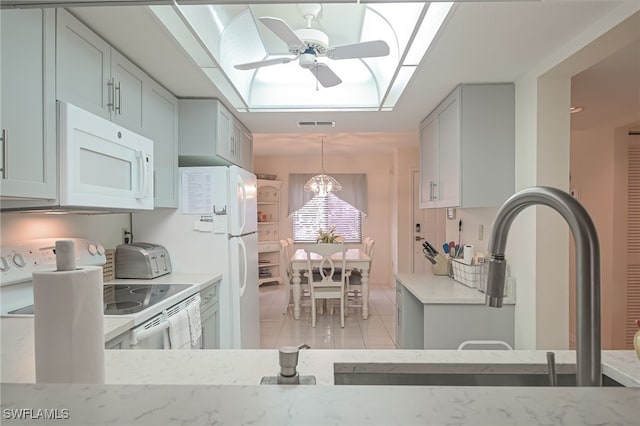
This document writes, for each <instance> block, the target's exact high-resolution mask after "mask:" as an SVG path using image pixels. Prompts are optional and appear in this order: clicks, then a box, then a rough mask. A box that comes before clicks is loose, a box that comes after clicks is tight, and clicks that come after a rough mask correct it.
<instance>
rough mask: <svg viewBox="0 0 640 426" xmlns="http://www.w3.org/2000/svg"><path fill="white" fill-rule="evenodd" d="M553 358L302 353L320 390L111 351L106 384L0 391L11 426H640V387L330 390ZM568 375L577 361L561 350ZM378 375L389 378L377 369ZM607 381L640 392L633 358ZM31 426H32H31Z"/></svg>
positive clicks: (639, 369)
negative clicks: (367, 375)
mask: <svg viewBox="0 0 640 426" xmlns="http://www.w3.org/2000/svg"><path fill="white" fill-rule="evenodd" d="M545 354H546V351H395V350H387V351H385V350H379V351H374V350H303V351H301V352H300V361H299V368H298V371H299V373H300V374H302V375H315V376H316V378H317V381H318V385H317V386H259V385H257V383H258V382H259V380H260V378H261V377H262V376H263V375H273V374H276V373H277V371H278V352H277V351H276V350H241V351H239V350H199V351H151V350H135V351H115V350H114V351H107V357H106V362H107V368H106V373H107V374H106V383H107V384H106V385H65V384H7V383H3V384H2V385H1V389H0V390H1V392H2V403H1V406H2V413H3V415H5V417H4V418H3V425H4V424H6V425H10V424H33V421H34V420H33V419H32V418H29V417H27V416H28V415H33V412H31V414H29V413H27V414H25V413H23V416H24V419H23V420H22V421H18V420H15V419H13V418H9V417H6V414H5V413H9V414H11V413H15V411H11V410H15V409H20V408H31V409H38V408H48V409H57V410H58V411H57V412H56V413H58V414H60V415H61V416H63V415H64V413H65V412H64V411H62V410H67V411H66V413H67V415H68V416H69V418H68V419H67V420H64V421H63V420H51V421H50V422H47V421H43V420H41V419H40V420H38V424H43V425H46V424H65V425H67V424H70V425H71V424H73V425H104V424H114V425H151V424H153V425H174V424H175V425H184V424H188V425H210V424H216V425H227V424H228V425H237V424H254V425H330V424H339V425H345V424H349V425H390V424H398V425H399V424H402V425H414V424H415V425H442V424H456V425H518V424H519V425H533V424H550V425H551V424H552V425H578V424H579V425H584V424H606V425H631V424H638V419H640V387H630V388H569V387H566V388H550V387H448V386H332V384H333V364H334V363H340V362H347V363H348V362H357V363H364V364H363V365H364V368H367V363H377V364H379V363H383V365H384V363H389V365H388V366H387V367H384V368H389V369H395V371H397V369H398V368H400V369H403V368H404V369H407V368H408V369H411V368H415V365H416V364H423V365H428V366H429V368H430V369H431V371H459V370H460V369H461V368H465V367H466V366H469V365H471V364H483V363H486V364H487V365H485V366H483V368H485V371H486V370H487V369H488V370H493V369H495V370H504V369H505V368H511V367H512V366H513V365H517V364H527V366H526V367H525V368H526V370H527V371H529V372H536V371H546V356H545ZM556 359H557V362H558V370H559V372H562V371H563V370H564V369H565V368H566V365H565V364H571V363H573V362H574V361H575V353H574V352H573V351H557V352H556ZM376 371H380V368H379V367H376ZM603 372H604V373H605V374H607V375H609V376H611V377H613V378H615V379H616V380H619V381H626V382H627V385H628V386H634V385H635V386H640V361H638V359H637V358H636V355H635V352H633V351H604V352H603ZM29 420H30V421H29Z"/></svg>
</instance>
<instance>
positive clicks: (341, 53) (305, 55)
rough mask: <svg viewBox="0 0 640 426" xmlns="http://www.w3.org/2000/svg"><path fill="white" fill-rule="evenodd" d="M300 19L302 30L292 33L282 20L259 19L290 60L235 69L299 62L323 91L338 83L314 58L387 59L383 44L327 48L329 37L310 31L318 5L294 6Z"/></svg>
mask: <svg viewBox="0 0 640 426" xmlns="http://www.w3.org/2000/svg"><path fill="white" fill-rule="evenodd" d="M298 7H299V8H300V10H301V12H302V15H303V16H304V18H305V20H306V21H307V26H306V28H300V29H297V30H295V31H294V30H292V29H291V27H289V25H288V24H287V23H286V22H285V21H284V20H282V19H279V18H273V17H269V16H263V17H260V18H258V19H260V22H262V23H263V24H264V25H265V26H266V27H267V28H269V29H270V30H271V31H272V32H273V33H274V34H275V35H276V36H278V37H279V38H280V39H281V40H282V41H284V42H285V43H286V44H287V47H288V49H289V52H290V53H291V54H292V55H295V56H294V57H292V58H273V59H266V60H264V61H257V62H248V63H245V64H238V65H235V68H237V69H239V70H251V69H255V68H260V67H265V66H269V65H277V64H287V63H289V62H291V61H295V60H296V59H300V61H299V64H300V66H301V67H302V68H306V69H308V70H309V71H311V73H312V74H313V75H314V76H315V77H316V79H317V80H318V81H319V82H320V84H322V86H324V87H333V86H336V85H338V84H340V83H342V80H341V79H340V77H338V76H337V75H336V73H335V72H333V70H331V68H329V66H328V65H327V64H325V63H322V62H318V59H317V58H318V57H319V56H320V57H321V56H326V57H327V58H329V59H356V58H374V57H378V56H387V55H388V54H389V45H388V44H387V43H386V42H385V41H384V40H373V41H365V42H362V43H354V44H346V45H342V46H334V47H331V46H329V37H328V36H327V35H326V34H325V33H324V32H322V31H320V30H318V29H315V28H311V21H312V20H313V18H316V17H317V16H318V13H320V10H321V9H322V6H321V5H319V4H301V5H298Z"/></svg>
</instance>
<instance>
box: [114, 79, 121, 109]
mask: <svg viewBox="0 0 640 426" xmlns="http://www.w3.org/2000/svg"><path fill="white" fill-rule="evenodd" d="M114 90H115V91H116V92H118V102H117V103H115V97H114V103H115V104H116V105H115V108H114V109H115V111H116V112H117V113H118V115H122V90H120V82H118V84H117V85H116V86H115V89H114Z"/></svg>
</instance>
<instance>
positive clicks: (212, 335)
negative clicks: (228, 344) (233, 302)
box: [200, 283, 220, 349]
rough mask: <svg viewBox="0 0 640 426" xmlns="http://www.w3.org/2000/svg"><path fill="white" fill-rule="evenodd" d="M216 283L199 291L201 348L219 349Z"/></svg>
mask: <svg viewBox="0 0 640 426" xmlns="http://www.w3.org/2000/svg"><path fill="white" fill-rule="evenodd" d="M218 306H219V303H218V284H217V283H216V284H213V285H210V286H208V287H206V288H204V289H202V290H201V291H200V322H201V324H202V338H201V342H200V348H201V349H220V331H219V328H220V326H219V324H220V319H219V313H218Z"/></svg>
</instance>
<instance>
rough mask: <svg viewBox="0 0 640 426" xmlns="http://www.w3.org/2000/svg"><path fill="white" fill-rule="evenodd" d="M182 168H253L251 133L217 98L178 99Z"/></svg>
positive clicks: (179, 144) (179, 146) (179, 150)
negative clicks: (224, 166)
mask: <svg viewBox="0 0 640 426" xmlns="http://www.w3.org/2000/svg"><path fill="white" fill-rule="evenodd" d="M179 105H180V124H179V126H178V128H179V143H178V152H179V162H180V165H181V166H215V165H230V164H235V165H237V166H239V167H242V168H243V169H245V170H249V171H250V170H251V169H252V166H253V165H252V158H253V153H252V148H253V142H252V137H251V133H249V131H248V130H247V129H246V128H245V127H244V126H243V125H242V123H240V121H238V120H237V119H236V118H235V117H234V116H233V115H232V114H231V112H230V111H229V110H228V109H227V108H225V107H224V105H223V104H222V103H221V102H220V101H218V100H217V99H180V102H179Z"/></svg>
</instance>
